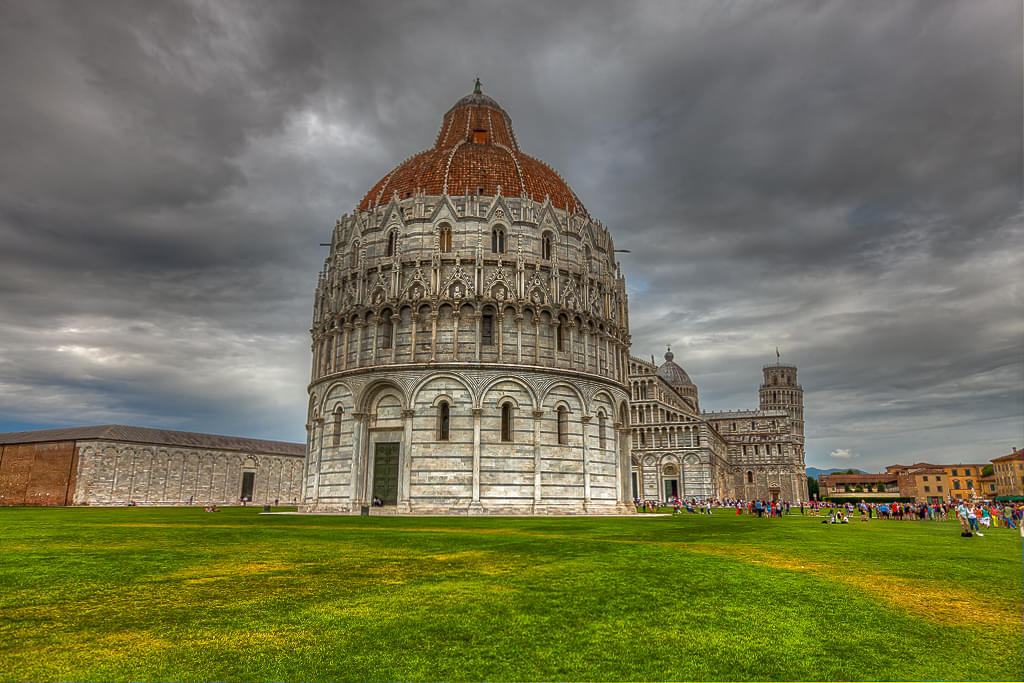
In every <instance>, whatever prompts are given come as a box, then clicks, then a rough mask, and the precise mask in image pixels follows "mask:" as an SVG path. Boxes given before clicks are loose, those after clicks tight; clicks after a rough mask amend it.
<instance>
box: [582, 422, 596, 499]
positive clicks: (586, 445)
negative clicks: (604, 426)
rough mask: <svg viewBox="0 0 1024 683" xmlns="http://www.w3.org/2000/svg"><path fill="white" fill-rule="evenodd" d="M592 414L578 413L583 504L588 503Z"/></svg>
mask: <svg viewBox="0 0 1024 683" xmlns="http://www.w3.org/2000/svg"><path fill="white" fill-rule="evenodd" d="M591 419H593V416H592V415H580V425H581V426H582V428H583V506H584V508H586V507H587V506H588V505H590V434H589V433H588V432H589V431H590V420H591Z"/></svg>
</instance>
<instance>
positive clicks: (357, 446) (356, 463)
mask: <svg viewBox="0 0 1024 683" xmlns="http://www.w3.org/2000/svg"><path fill="white" fill-rule="evenodd" d="M366 418H367V414H366V413H359V412H354V413H352V421H353V422H352V468H351V481H350V482H349V484H350V486H351V487H352V490H351V493H350V494H349V500H350V501H351V506H352V512H358V511H359V507H360V506H361V505H365V504H366V502H365V499H364V497H363V495H364V491H363V487H362V482H363V473H364V471H365V469H366V458H365V457H364V456H363V450H364V446H363V441H364V439H365V438H366V437H365V432H366Z"/></svg>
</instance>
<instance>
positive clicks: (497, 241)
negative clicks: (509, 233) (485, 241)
mask: <svg viewBox="0 0 1024 683" xmlns="http://www.w3.org/2000/svg"><path fill="white" fill-rule="evenodd" d="M491 251H492V252H494V253H495V254H504V253H505V231H504V230H503V229H502V228H495V229H494V230H491Z"/></svg>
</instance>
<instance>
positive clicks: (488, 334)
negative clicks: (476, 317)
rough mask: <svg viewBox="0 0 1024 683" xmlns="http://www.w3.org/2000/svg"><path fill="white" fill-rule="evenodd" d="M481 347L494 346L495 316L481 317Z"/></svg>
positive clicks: (485, 315)
mask: <svg viewBox="0 0 1024 683" xmlns="http://www.w3.org/2000/svg"><path fill="white" fill-rule="evenodd" d="M480 345H481V346H494V316H493V315H492V314H490V313H484V314H483V315H482V316H480Z"/></svg>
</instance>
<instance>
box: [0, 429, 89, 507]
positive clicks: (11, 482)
mask: <svg viewBox="0 0 1024 683" xmlns="http://www.w3.org/2000/svg"><path fill="white" fill-rule="evenodd" d="M76 464H77V453H76V450H75V442H74V441H56V442H50V443H27V444H9V445H5V446H0V505H69V504H70V503H71V501H70V496H71V492H72V491H74V484H75V482H74V477H75V469H76Z"/></svg>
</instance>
